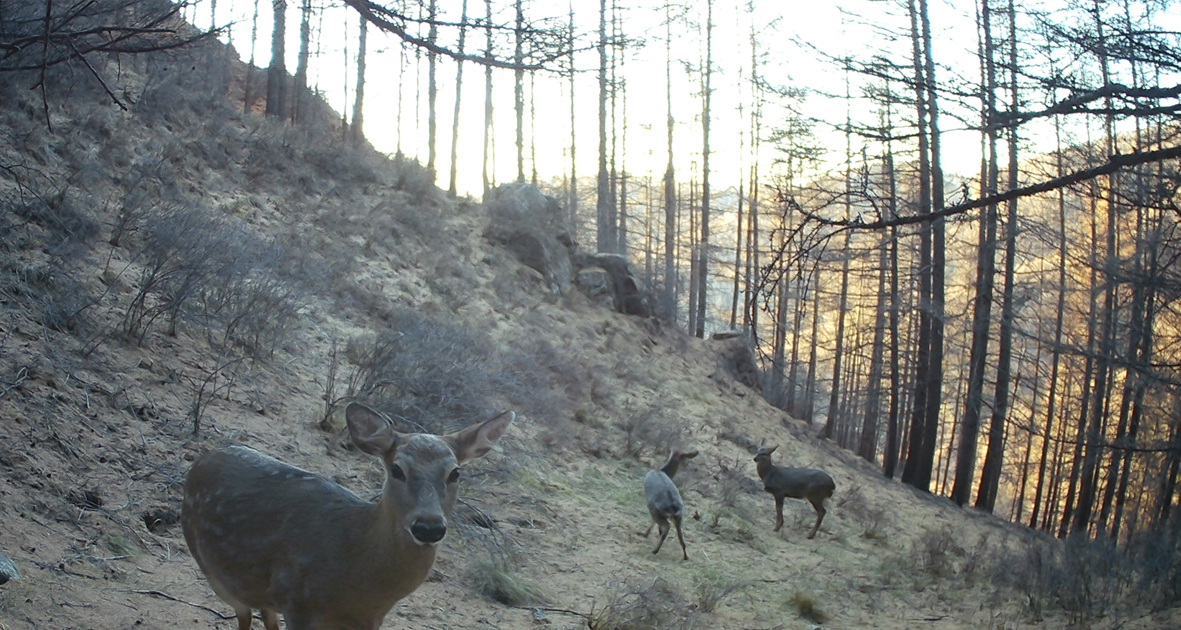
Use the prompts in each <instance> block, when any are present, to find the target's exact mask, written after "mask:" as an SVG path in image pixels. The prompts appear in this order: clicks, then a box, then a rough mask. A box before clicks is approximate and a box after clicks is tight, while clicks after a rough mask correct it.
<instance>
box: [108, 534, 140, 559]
mask: <svg viewBox="0 0 1181 630" xmlns="http://www.w3.org/2000/svg"><path fill="white" fill-rule="evenodd" d="M103 546H104V547H106V548H107V550H108V551H110V552H111V553H114V554H115V555H118V556H134V555H135V554H136V552H138V551H139V547H136V546H135V543H133V542H131V541H130V540H127V539H126V538H123V537H122V536H104V537H103Z"/></svg>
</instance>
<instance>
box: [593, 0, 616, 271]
mask: <svg viewBox="0 0 1181 630" xmlns="http://www.w3.org/2000/svg"><path fill="white" fill-rule="evenodd" d="M610 204H611V192H610V182H608V180H607V0H599V183H598V198H597V200H596V202H595V205H596V215H597V216H596V228H597V230H596V233H597V235H598V238H597V239H596V242H595V246H596V247H597V248H598V251H600V252H613V251H615V243H613V242H611V232H610V218H609V217H608V206H609V205H610Z"/></svg>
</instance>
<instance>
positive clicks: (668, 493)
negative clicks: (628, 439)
mask: <svg viewBox="0 0 1181 630" xmlns="http://www.w3.org/2000/svg"><path fill="white" fill-rule="evenodd" d="M694 457H697V451H688V452H681V451H679V450H676V449H673V452H672V453H669V456H668V461H666V462H665V463H664V466H662V467H661V468H660V470H649V471H648V474H647V475H644V501H645V502H646V503H647V504H648V513H649V514H651V515H652V524H651V525H649V526H648V531H646V532H644V538H647V537H648V536H649V535H650V534H651V533H652V527H653V526H659V527H660V541H659V542H657V543H656V548H655V549H653V550H652V553H653V554H656V553H659V552H660V547H661V545H663V544H664V539H665V538H667V537H668V530H669V522H670V521H671V522H672V524H673V525H675V526H676V528H677V540H679V541H680V542H681V555H683V556H684V559H685V560H688V559H689V552H688V551H687V550H686V549H685V536H684V535H683V534H682V533H681V518H682V516H683V514H684V511H685V502H684V501H683V500H681V493H680V491H678V490H677V484H675V483H673V477H674V476H675V475H676V474H677V471H678V470H680V468H681V464H682V463H683V462H684V461H685V460H687V459H692V458H694Z"/></svg>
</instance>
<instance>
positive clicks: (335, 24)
mask: <svg viewBox="0 0 1181 630" xmlns="http://www.w3.org/2000/svg"><path fill="white" fill-rule="evenodd" d="M210 1H211V0H201V1H199V2H197V3H196V5H195V6H194V7H193V8H190V9H189V11H188V15H189V16H190V19H192V20H194V21H195V23H196V24H197V25H198V26H199V27H202V28H204V27H207V26H208V25H209V24H210V8H211V4H210ZM714 2H715V6H714V9H713V16H714V17H713V24H714V29H713V51H714V52H713V56H714V69H715V73H714V77H713V102H712V115H711V127H712V128H711V148H712V155H711V185H712V186H713V187H715V188H723V187H728V186H733V185H734V184H735V183H736V182H737V181H738V180H739V177H740V168H741V167H743V165H742V164H741V162H743V161H744V160H746V159H747V158H745V157H744V155H745V153H744V152H743V151H741V150H740V142H745V143H749V141H750V138H749V118H748V117H749V111H750V109H749V108H750V103H751V93H750V88H749V85H748V84H747V83H745V81H746V80H747V79H748V78H749V73H750V68H749V64H750V55H751V51H750V25H751V23H752V22H753V23H755V24H757V25H758V29H757V30H758V34H757V37H758V40H759V43H758V46H759V49H760V52H762V53H764V55H765V57H764V60H763V68H762V69H761V73H762V74H763V75H764V77H765V79H766V80H767V82H768V83H770V84H771V85H773V86H776V87H786V86H789V85H790V86H793V87H801V88H810V89H813V90H818V91H821V92H825V93H829V94H834V95H841V94H843V93H844V91H845V83H844V80H845V77H844V73H843V72H841V71H840V70H839V69H838V68H837V67H836V66H835V65H834V64H832V63H830V62H826V61H824V60H822V59H820V55H818V54H817V53H816V52H815V51H813V50H809V49H808V48H807V47H802V46H800V45H799V44H798V43H797V42H798V41H805V42H808V43H810V44H811V45H812V46H815V48H816V49H817V50H819V51H822V52H823V53H824V54H826V55H830V56H834V57H836V56H843V55H852V56H854V57H858V58H861V59H867V58H869V57H871V56H873V55H875V54H879V53H884V54H887V55H888V56H890V57H891V58H893V59H895V60H897V61H900V62H907V61H908V58H909V50H910V42H909V40H908V39H906V36H907V34H908V33H909V20H908V18H907V17H906V13H905V5H904V4H903V3H902V0H898V1H888V0H849V1H847V2H845V3H843V6H844V10H843V11H842V9H841V8H840V7H838V6H837V5H836V4H834V3H830V2H824V1H821V2H813V3H810V4H807V5H805V4H803V3H796V2H791V3H788V2H783V1H782V0H754V2H753V5H754V7H753V11H750V10H748V7H749V4H748V2H747V0H714ZM461 3H462V0H440V2H439V5H440V14H439V19H440V20H443V21H453V22H459V20H460V6H461ZM300 4H301V3H300V0H288V15H287V25H288V26H287V33H288V44H287V54H288V60H287V67H288V68H289V69H292V70H293V69H294V68H295V64H296V57H297V54H298V47H299V46H298V33H299V22H300V11H299V5H300ZM571 4H572V8H573V11H574V14H575V29H576V33H577V34H578V35H579V37H580V43H581V45H582V46H583V47H587V46H593V44H594V43H595V42H597V33H596V31H597V28H598V11H599V2H598V0H572V2H571ZM625 4H628V5H629V6H628V7H626V8H622V9H621V15H622V19H623V27H622V28H623V31H624V35H625V36H627V37H629V38H631V39H633V40H639V41H640V42H642V43H643V44H644V46H638V45H636V46H633V47H632V48H631V49H630V50H629V52H628V54H627V56H626V58H625V59H624V64H623V70H622V72H623V75H624V78H625V80H626V82H627V86H626V103H624V102H623V101H620V102H619V103H618V104H617V108H618V109H617V111H616V116H617V118H618V120H620V121H621V122H622V120H623V119H624V116H625V108H626V120H627V127H626V131H624V130H622V125H621V131H620V133H621V134H623V133H626V146H627V154H626V156H624V159H625V160H626V168H627V170H628V171H629V172H630V173H632V174H633V176H634V177H641V178H642V177H644V176H646V175H649V174H651V176H652V178H653V180H656V179H658V178H659V177H660V174H662V173H663V171H664V165H665V161H666V149H665V47H664V33H665V29H664V26H663V24H662V22H663V19H664V9H663V8H662V6H661V5H662V4H663V3H662V1H661V0H650V1H645V2H631V3H625ZM689 5H690V6H689V9H688V13H687V20H688V22H689V23H688V24H686V23H684V22H682V23H678V24H676V25H674V28H673V52H672V58H673V70H672V75H673V78H672V81H673V86H672V91H673V94H674V96H673V116H674V118H675V120H676V122H677V128H676V136H675V140H674V143H675V154H676V158H675V159H676V166H677V170H678V179H679V180H681V181H685V180H687V179H688V178H689V177H690V173H697V175H696V177H697V178H698V179H700V174H699V172H698V171H699V169H700V160H701V146H702V132H701V113H702V99H701V97H700V92H701V84H700V76H699V74H698V73H697V71H696V70H697V68H698V67H700V64H701V60H702V57H701V55H702V50H703V46H702V45H701V42H702V38H703V37H704V35H703V33H702V31H701V29H700V25H701V24H703V23H704V13H705V9H706V2H705V0H690V2H689ZM1022 5H1023V7H1024V8H1026V9H1028V8H1030V3H1029V2H1024V3H1022ZM254 6H255V4H254V3H253V2H250V1H249V0H222V1H221V2H219V3H217V17H216V21H217V22H218V23H219V24H224V23H226V22H230V21H233V22H234V26H233V28H232V29H231V34H230V37H231V38H232V41H233V43H234V45H235V47H236V48H237V49H238V50H239V51H240V54H242V55H243V56H244V57H246V58H247V60H249V56H250V55H249V51H248V49H249V41H250V36H251V35H250V31H251V14H252V12H253V10H254ZM270 6H271V3H270V2H268V1H267V0H262V1H261V3H260V6H259V9H258V10H259V24H258V41H257V44H256V45H255V63H256V65H258V66H260V67H265V66H266V65H267V64H268V63H269V51H270V31H271V8H270ZM468 11H469V14H470V15H469V19H474V18H476V17H481V16H483V14H484V3H483V2H480V1H479V0H468ZM493 11H494V18H493V21H494V22H496V23H499V24H507V23H511V21H512V7H511V5H510V4H508V3H507V0H497V1H496V2H495V3H494V7H493ZM1174 11H1176V10H1175V9H1174ZM525 13H526V16H527V19H531V20H534V21H538V20H540V19H541V18H553V19H555V20H557V22H558V23H559V25H561V26H563V27H564V25H565V23H566V13H567V5H566V3H565V2H560V1H559V2H537V1H536V0H530V1H527V2H526V3H525ZM194 16H195V17H194ZM1167 17H1168V18H1169V19H1170V20H1172V19H1175V17H1176V16H1167ZM1162 19H1164V18H1162ZM931 21H932V26H933V35H934V38H935V43H934V50H935V57H936V60H937V62H939V64H940V65H941V66H942V68H941V69H940V71H939V72H941V73H942V74H941V76H940V77H939V80H940V81H941V82H942V81H948V80H954V79H956V76H955V74H960V75H961V76H960V77H959V78H960V79H961V80H963V81H970V82H975V81H978V78H977V77H978V69H977V68H978V65H977V61H976V59H975V53H976V29H975V26H974V22H975V7H974V5H973V4H971V3H967V4H965V3H963V2H951V1H949V0H932V3H931ZM313 28H314V30H315V31H316V32H317V35H318V42H317V43H315V44H314V46H315V48H316V49H315V50H314V52H315V55H314V57H313V59H312V67H311V71H310V78H309V81H310V82H311V83H313V84H314V85H315V86H317V87H318V89H320V90H321V91H322V92H323V93H324V95H325V97H326V98H327V100H328V102H329V103H330V104H331V105H332V106H333V107H334V108H335V109H337V110H338V111H342V110H343V111H346V112H348V113H349V114H350V115H351V111H352V99H353V95H354V92H353V90H354V88H355V85H354V83H355V72H356V71H355V68H354V66H353V63H354V59H355V55H356V52H357V51H356V48H357V44H356V39H357V33H358V18H357V15H356V13H355V12H354V11H352V10H351V9H348V8H346V7H344V6H343V5H341V4H339V3H331V6H330V7H329V8H328V9H327V10H325V11H323V12H322V15H321V16H320V17H319V18H318V19H317V20H316V22H315V24H314V25H313ZM997 28H1007V25H1003V24H998V26H997ZM897 34H900V35H901V37H896V35H897ZM455 37H456V32H455V30H454V29H451V30H448V29H443V30H441V32H440V36H439V42H440V44H442V45H445V46H447V47H449V48H452V49H454V48H455V47H456V42H455ZM483 45H484V41H483V34H482V33H469V36H468V40H467V47H468V50H469V51H473V52H480V51H482V48H483ZM473 49H475V50H473ZM403 55H405V57H404V60H405V65H402V63H401V62H402V61H403ZM346 58H347V63H346ZM575 64H576V68H577V69H578V71H579V72H578V76H577V79H576V84H575V96H576V103H575V126H576V133H577V156H578V165H577V168H578V173H579V176H580V177H588V176H589V177H592V178H593V176H594V174H595V172H596V170H597V142H598V140H597V139H598V119H597V113H598V101H597V94H598V85H597V69H598V54H597V51H595V50H593V49H592V50H586V51H583V52H579V53H578V54H577V55H576V61H575ZM367 66H368V71H367V80H366V92H365V121H364V124H365V131H366V136H367V137H368V138H369V140H370V142H372V143H373V145H374V146H375V147H377V148H378V149H379V150H381V151H384V152H388V153H393V152H395V151H396V150H398V148H399V147H400V148H401V150H402V151H403V152H405V153H407V154H409V155H412V156H417V157H418V158H419V159H420V160H421V161H422V162H424V163H425V162H426V156H427V149H426V136H427V122H426V121H427V115H426V108H427V104H426V92H427V90H426V82H427V61H426V57H425V55H423V56H416V55H415V54H414V51H413V50H404V49H403V47H402V46H401V45H399V43H398V41H397V40H396V39H395V38H393V37H391V36H387V35H385V34H384V33H381V32H380V31H378V30H377V29H375V28H373V27H370V29H369V52H368V57H367ZM555 67H556V66H555ZM455 77H456V64H455V62H454V61H452V60H450V59H440V61H439V62H438V64H437V84H438V86H439V93H438V102H437V121H438V131H437V140H436V142H437V144H436V147H437V151H438V157H437V170H438V183H439V185H441V186H443V187H446V185H447V178H448V171H449V156H450V138H451V121H452V112H453V109H454V106H455ZM528 81H529V77H528V75H527V76H526V82H527V86H526V90H528V89H529V88H528ZM852 81H853V83H854V85H853V88H852V93H853V95H854V100H853V102H852V110H853V113H852V116H853V119H854V120H855V121H857V120H860V121H861V122H862V123H866V122H869V121H873V120H875V119H876V116H875V115H874V114H873V113H872V112H873V110H872V109H871V105H870V104H869V103H868V102H866V101H865V100H864V99H859V98H857V97H858V96H859V94H860V90H859V85H858V84H859V83H861V82H863V79H860V78H858V77H856V76H854V77H853V79H852ZM493 85H494V108H495V109H494V112H495V114H494V116H495V120H494V129H495V136H494V145H495V153H494V156H495V178H496V181H497V182H505V181H511V180H513V179H515V177H516V157H515V147H514V135H515V128H514V125H515V115H514V111H513V73H512V71H511V70H501V69H496V70H494V71H493ZM399 87H401V92H400V95H399ZM568 90H569V86H568V83H567V80H566V78H565V77H563V76H559V75H557V74H554V73H548V72H539V73H537V74H536V75H535V76H534V78H533V107H534V111H535V114H534V122H533V127H534V129H535V131H534V133H533V134H532V135H533V137H534V140H535V144H536V167H537V170H538V173H539V178H540V179H541V180H543V181H544V180H547V179H550V178H559V179H560V177H561V176H562V174H563V173H568V172H569V162H570V159H569V154H568V151H569V144H570V103H569V95H568ZM399 96H400V97H401V100H400V105H399ZM772 98H774V97H772ZM740 106H742V107H743V108H744V112H745V115H744V118H743V119H740V118H739V115H738V109H739V107H740ZM944 106H945V107H948V108H950V109H953V110H954V108H953V107H952V105H951V104H948V103H945V104H944ZM399 107H401V128H400V129H399V126H398V120H399V116H398V111H399ZM799 107H800V109H801V110H802V111H803V113H804V114H805V115H806V116H808V117H811V118H814V119H817V120H818V121H820V122H818V124H817V126H816V134H817V136H818V138H819V140H820V142H821V144H822V145H824V146H825V147H826V148H827V150H828V152H829V153H828V155H827V157H826V160H827V162H828V165H829V166H832V165H834V164H836V163H839V162H840V161H842V160H843V157H844V156H843V151H844V144H845V143H844V138H843V137H842V136H841V134H840V133H839V132H837V131H836V130H835V129H834V127H833V126H834V125H839V124H842V123H843V122H844V119H845V114H846V111H845V103H844V102H843V101H842V100H839V99H829V98H824V97H822V96H818V95H813V96H810V97H809V98H808V99H807V100H806V101H805V102H803V103H802V104H800V106H799ZM528 108H529V102H528V92H527V96H526V114H525V117H526V126H527V129H526V134H525V137H526V140H525V142H526V147H525V160H526V165H525V175H526V178H528V177H529V176H530V172H531V169H532V167H533V161H532V160H531V159H530V158H531V156H530V152H531V150H530V147H529V146H528V144H529V137H530V135H531V134H530V132H529V129H528V125H529V120H528V119H529V112H528ZM483 111H484V68H483V67H481V66H477V65H476V64H472V63H468V64H465V67H464V81H463V100H462V113H461V117H460V133H459V150H458V159H457V163H458V178H459V189H460V191H461V192H466V193H468V194H475V195H478V193H479V191H480V189H481V163H480V160H481V156H482V141H483ZM908 114H909V112H908ZM783 115H784V111H783V104H782V102H775V101H772V102H771V103H769V104H768V105H767V106H765V107H764V126H765V129H771V128H774V127H775V126H776V124H777V122H776V121H777V119H779V117H781V116H783ZM941 122H942V126H943V129H944V130H945V131H946V135H945V136H944V153H943V160H944V169H945V172H947V173H949V174H951V173H959V174H965V175H970V174H972V173H974V172H976V171H977V170H978V168H979V162H980V157H979V146H980V144H979V142H980V141H979V135H978V134H977V133H976V132H966V131H957V128H959V127H961V126H962V124H963V123H961V122H959V121H957V120H955V119H954V117H953V116H951V115H945V116H944V118H943V119H942V121H941ZM970 122H973V123H974V122H976V121H975V120H971V121H970ZM740 134H741V135H743V136H745V137H740ZM1025 135H1026V136H1027V137H1026V138H1025V142H1026V144H1027V145H1032V146H1033V147H1034V148H1035V149H1036V150H1045V149H1047V148H1049V147H1050V146H1052V145H1050V144H1048V142H1050V141H1052V136H1051V135H1049V134H1048V133H1047V132H1046V131H1045V130H1042V132H1041V133H1040V135H1039V134H1038V132H1037V130H1036V129H1031V130H1028V131H1026V132H1025ZM622 140H623V138H622V136H621V137H620V141H621V142H622ZM879 151H880V147H876V146H870V147H869V148H868V152H869V154H870V155H871V156H873V155H875V154H876V153H878V152H879ZM854 152H855V153H858V152H859V146H858V143H856V142H855V143H854ZM774 157H775V150H774V147H771V146H765V150H764V152H763V153H762V156H761V158H760V160H761V162H762V164H763V166H762V172H763V173H767V172H768V164H769V162H770V161H772V160H773V159H774Z"/></svg>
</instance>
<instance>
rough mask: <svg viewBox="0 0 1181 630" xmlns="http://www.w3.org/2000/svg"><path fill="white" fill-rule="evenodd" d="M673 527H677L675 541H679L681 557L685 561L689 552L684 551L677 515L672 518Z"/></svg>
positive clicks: (682, 536)
mask: <svg viewBox="0 0 1181 630" xmlns="http://www.w3.org/2000/svg"><path fill="white" fill-rule="evenodd" d="M672 520H673V525H676V527H677V540H679V541H681V555H682V556H684V559H685V560H688V559H689V552H688V551H686V550H685V536H684V535H683V534H681V515H680V514H678V515H676V516H674V517H672Z"/></svg>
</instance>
